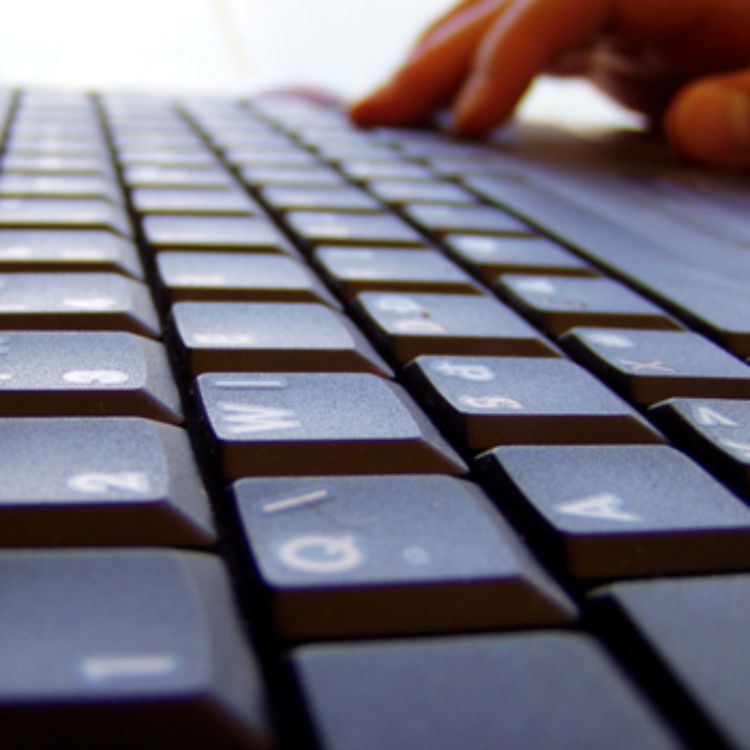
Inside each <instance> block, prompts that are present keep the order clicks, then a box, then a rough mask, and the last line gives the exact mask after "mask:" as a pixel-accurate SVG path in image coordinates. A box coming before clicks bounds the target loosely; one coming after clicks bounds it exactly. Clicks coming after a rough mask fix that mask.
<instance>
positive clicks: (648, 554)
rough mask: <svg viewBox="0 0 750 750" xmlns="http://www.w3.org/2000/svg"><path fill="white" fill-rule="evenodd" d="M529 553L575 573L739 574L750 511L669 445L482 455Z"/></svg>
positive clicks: (749, 559)
mask: <svg viewBox="0 0 750 750" xmlns="http://www.w3.org/2000/svg"><path fill="white" fill-rule="evenodd" d="M479 465H480V467H481V468H482V470H483V472H484V474H485V476H486V477H487V482H488V483H489V484H490V485H491V487H492V489H493V492H494V493H495V495H496V497H497V499H498V502H500V503H501V504H502V505H503V507H506V508H510V507H514V508H515V511H516V513H517V516H518V518H519V519H522V521H521V523H522V524H523V527H524V529H525V531H526V533H527V534H529V536H530V537H533V539H534V541H535V549H538V550H539V551H540V554H544V555H546V556H547V559H548V560H549V562H550V564H551V565H553V566H554V567H556V568H558V569H561V570H562V572H563V573H564V574H565V575H569V576H572V577H574V578H576V579H584V580H586V579H612V578H635V577H640V576H657V575H669V574H673V573H701V572H705V573H709V572H716V571H723V570H730V571H731V570H744V569H746V568H747V567H748V565H750V510H748V508H746V507H745V506H744V505H743V504H742V503H741V502H740V501H739V499H738V498H736V497H735V496H734V495H733V494H732V493H731V492H729V491H728V490H727V489H726V488H725V487H723V486H722V485H721V484H719V483H718V482H717V481H716V480H715V479H714V478H713V477H711V476H710V475H709V474H707V473H705V472H704V471H703V470H702V469H701V468H700V467H699V466H697V464H695V463H693V462H692V461H691V460H690V459H689V458H687V457H686V456H684V455H683V454H681V453H679V452H678V451H676V450H674V449H673V448H668V447H666V446H659V445H657V446H650V445H649V446H644V445H628V446H606V445H596V446H594V445H583V446H523V447H508V448H504V447H503V448H496V449H495V450H493V451H491V452H489V453H487V454H485V455H484V456H482V457H481V458H480V459H479Z"/></svg>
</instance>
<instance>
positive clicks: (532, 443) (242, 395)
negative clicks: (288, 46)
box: [0, 90, 750, 750]
mask: <svg viewBox="0 0 750 750" xmlns="http://www.w3.org/2000/svg"><path fill="white" fill-rule="evenodd" d="M0 123H2V126H1V127H0V132H2V134H3V135H2V143H3V150H2V161H1V162H0V441H2V450H0V476H2V478H3V481H2V483H0V545H1V546H2V551H1V552H0V731H1V735H0V736H1V737H2V739H1V740H0V746H1V747H3V748H4V750H5V749H7V750H35V749H37V748H40V749H46V748H50V749H52V748H55V750H61V749H62V750H67V749H70V750H86V749H96V750H105V749H109V748H122V749H127V750H139V749H141V748H142V749H143V750H166V749H167V748H180V749H181V750H182V749H186V748H198V749H201V750H208V749H209V748H210V749H211V750H219V749H220V748H237V749H238V750H239V749H240V748H247V749H248V750H252V749H259V748H271V747H275V748H279V750H284V749H286V750H297V749H300V750H302V749H304V750H307V749H308V748H310V749H311V750H422V749H424V750H427V749H429V750H463V749H465V750H498V749H499V748H507V749H508V750H522V749H523V750H526V749H527V748H534V750H542V749H544V748H550V749H551V748H555V749H556V750H557V749H562V748H570V749H573V748H575V749H576V750H600V749H601V750H620V749H621V750H652V749H653V750H661V749H662V748H663V749H664V750H667V749H674V748H681V747H684V748H692V750H698V749H700V750H703V749H706V748H712V749H713V748H719V749H722V748H723V749H724V750H727V749H728V748H734V749H735V750H736V749H738V748H750V692H749V691H748V686H749V685H750V648H748V644H747V626H748V623H750V575H748V570H750V509H749V508H748V502H750V367H748V364H747V361H748V358H750V221H748V219H747V213H746V212H745V211H744V208H743V207H744V205H745V204H744V203H743V200H744V198H743V191H744V189H745V184H744V183H743V180H742V178H740V177H732V176H729V175H718V176H716V175H714V176H711V175H708V174H705V173H702V172H700V171H698V170H692V169H689V168H686V167H679V166H677V165H675V164H674V163H673V162H671V161H663V162H662V163H660V164H659V169H658V170H657V169H653V170H649V169H647V168H646V166H644V165H643V163H641V162H638V161H635V160H634V161H630V160H629V159H628V158H626V157H625V156H624V154H627V153H629V152H628V151H626V150H625V149H626V146H627V145H628V144H626V143H615V144H614V146H612V147H610V146H602V147H601V148H599V147H596V146H594V145H593V144H590V143H585V144H582V145H581V144H579V145H575V144H576V143H577V142H574V141H573V139H569V141H568V140H566V143H567V142H569V143H570V144H573V145H570V148H561V147H560V146H559V144H557V142H556V141H555V139H554V138H552V137H551V136H549V134H548V133H547V131H544V130H539V131H538V132H537V133H535V134H534V139H535V140H534V139H532V141H526V140H524V138H523V137H521V136H519V140H518V141H517V142H516V141H514V135H513V133H510V134H506V135H501V136H500V137H499V138H498V139H497V141H496V142H493V143H489V144H478V143H467V142H459V141H454V140H451V139H450V138H448V137H447V136H444V135H441V134H440V133H438V132H434V131H427V130H398V129H388V128H383V129H376V130H372V131H367V132H365V131H358V130H356V129H355V128H353V127H352V126H351V125H350V124H349V123H348V121H347V119H346V117H345V115H344V113H343V112H341V111H340V110H339V109H337V108H335V107H332V106H328V105H322V104H317V103H314V102H312V101H309V100H304V99H299V98H293V97H290V96H271V97H260V98H256V99H252V100H249V101H234V100H230V99H221V98H190V97H183V98H179V97H175V98H166V97H162V98H159V97H155V96H137V95H126V94H112V95H88V94H83V93H77V92H54V91H42V90H29V91H25V92H17V91H12V92H11V91H8V92H6V93H4V94H2V93H0ZM527 142H528V143H531V144H532V145H531V146H529V147H527V146H526V145H525V144H526V143H527ZM556 144H557V145H556ZM649 156H652V154H649ZM654 158H656V157H654ZM657 161H658V159H657ZM652 166H653V165H652Z"/></svg>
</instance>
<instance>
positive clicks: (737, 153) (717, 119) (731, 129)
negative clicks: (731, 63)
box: [664, 69, 750, 169]
mask: <svg viewBox="0 0 750 750" xmlns="http://www.w3.org/2000/svg"><path fill="white" fill-rule="evenodd" d="M664 129H665V131H666V134H667V137H668V138H669V140H670V141H671V142H672V144H673V145H674V146H675V147H676V148H677V149H678V150H679V151H681V152H683V153H684V154H686V155H688V156H690V157H691V158H693V159H696V160H697V161H700V162H703V163H704V164H711V165H714V166H721V167H730V168H734V169H750V69H748V70H743V71H740V72H739V73H731V74H729V75H722V76H712V77H710V78H702V79H699V80H696V81H693V82H692V83H689V84H687V85H686V86H685V87H684V88H683V89H682V90H680V91H679V92H678V93H677V95H676V96H675V97H674V99H673V100H672V102H671V103H670V105H669V108H668V109H667V113H666V117H665V120H664Z"/></svg>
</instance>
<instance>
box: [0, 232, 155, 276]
mask: <svg viewBox="0 0 750 750" xmlns="http://www.w3.org/2000/svg"><path fill="white" fill-rule="evenodd" d="M0 269H2V270H3V271H119V272H120V273H123V274H126V275H128V276H133V277H134V278H137V279H140V278H143V269H142V267H141V262H140V260H139V259H138V252H137V250H136V248H135V245H133V243H132V242H130V241H129V240H126V239H124V238H122V237H118V236H117V235H114V234H112V233H111V232H96V231H94V232H76V231H68V232H55V231H49V230H47V231H45V230H33V229H25V230H24V229H18V230H7V231H3V232H0Z"/></svg>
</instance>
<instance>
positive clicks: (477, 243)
mask: <svg viewBox="0 0 750 750" xmlns="http://www.w3.org/2000/svg"><path fill="white" fill-rule="evenodd" d="M443 241H444V242H445V245H446V247H447V249H448V252H449V253H450V254H451V255H452V256H453V258H455V259H456V260H457V261H458V262H459V263H461V264H463V265H464V266H466V267H467V268H469V269H470V270H471V271H473V272H474V273H475V274H477V275H478V276H479V277H480V278H481V279H482V280H483V281H485V282H486V283H488V284H491V283H492V282H493V281H495V280H496V279H497V277H498V276H500V275H501V274H505V273H512V274H543V275H545V276H551V275H555V276H596V271H594V269H593V268H591V267H590V266H587V265H586V264H585V263H584V262H583V261H582V260H579V259H578V258H577V257H576V256H575V255H573V253H571V252H569V251H568V250H565V249H564V248H563V247H561V246H560V245H557V244H555V243H554V242H552V241H550V240H548V239H545V238H544V237H531V236H528V237H484V236H478V235H472V234H449V235H446V236H445V237H444V238H443Z"/></svg>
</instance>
